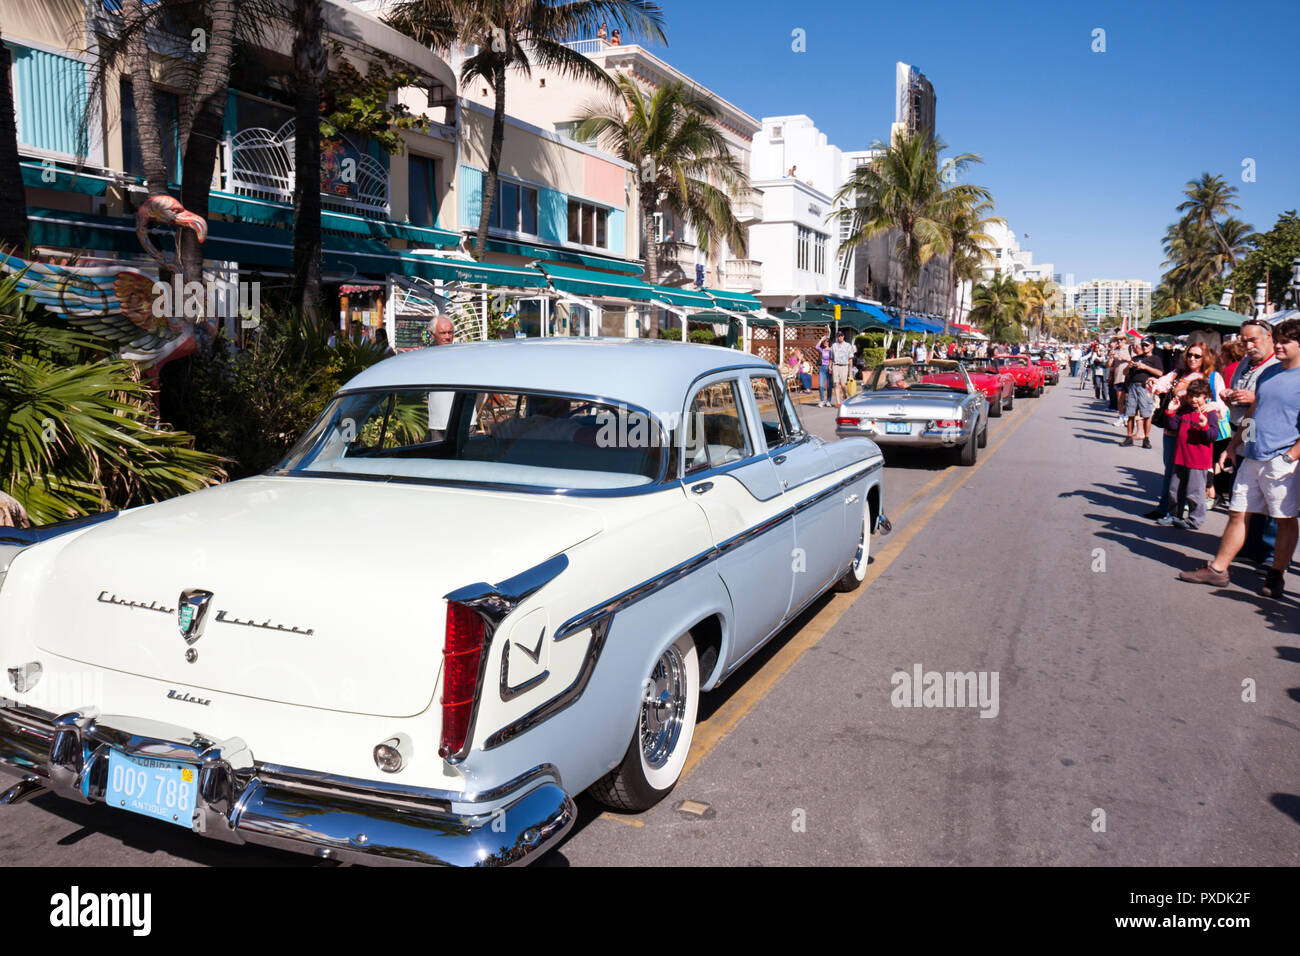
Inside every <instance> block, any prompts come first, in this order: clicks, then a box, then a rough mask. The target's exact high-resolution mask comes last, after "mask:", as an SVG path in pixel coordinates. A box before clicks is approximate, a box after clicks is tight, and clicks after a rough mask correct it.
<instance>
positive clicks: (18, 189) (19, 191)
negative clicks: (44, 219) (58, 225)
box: [0, 37, 27, 249]
mask: <svg viewBox="0 0 1300 956" xmlns="http://www.w3.org/2000/svg"><path fill="white" fill-rule="evenodd" d="M9 64H10V56H9V48H8V47H7V46H5V45H4V38H3V37H0V243H3V244H5V245H9V246H14V247H17V248H19V249H21V248H22V247H23V246H25V245H27V199H26V196H25V195H24V192H23V174H22V170H21V169H20V168H19V166H18V124H17V123H16V121H15V113H14V90H13V87H12V86H11V85H10V84H9Z"/></svg>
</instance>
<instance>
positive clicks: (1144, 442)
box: [1142, 438, 1151, 448]
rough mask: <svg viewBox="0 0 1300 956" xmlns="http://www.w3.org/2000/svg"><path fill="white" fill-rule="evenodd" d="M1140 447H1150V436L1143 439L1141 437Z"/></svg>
mask: <svg viewBox="0 0 1300 956" xmlns="http://www.w3.org/2000/svg"><path fill="white" fill-rule="evenodd" d="M1142 447H1143V448H1150V447H1151V439H1150V438H1144V439H1142Z"/></svg>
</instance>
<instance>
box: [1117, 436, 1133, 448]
mask: <svg viewBox="0 0 1300 956" xmlns="http://www.w3.org/2000/svg"><path fill="white" fill-rule="evenodd" d="M1132 444H1133V439H1132V437H1129V438H1125V439H1124V440H1123V441H1122V442H1120V443H1119V447H1120V448H1128V447H1129V446H1130V445H1132Z"/></svg>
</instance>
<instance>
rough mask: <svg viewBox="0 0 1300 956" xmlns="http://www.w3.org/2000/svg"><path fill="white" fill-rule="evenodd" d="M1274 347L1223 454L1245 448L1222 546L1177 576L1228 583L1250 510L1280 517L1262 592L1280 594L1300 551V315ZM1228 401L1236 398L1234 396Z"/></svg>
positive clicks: (1279, 331) (1280, 331)
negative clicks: (1298, 549) (1299, 522)
mask: <svg viewBox="0 0 1300 956" xmlns="http://www.w3.org/2000/svg"><path fill="white" fill-rule="evenodd" d="M1273 349H1274V355H1275V356H1276V357H1277V360H1278V364H1277V365H1273V366H1270V367H1269V368H1267V369H1265V370H1264V371H1263V372H1262V373H1260V376H1259V380H1258V381H1257V382H1256V383H1255V389H1254V396H1253V399H1254V400H1253V402H1252V404H1251V406H1250V411H1249V412H1248V413H1247V416H1246V417H1245V418H1244V419H1243V420H1242V424H1243V427H1242V428H1241V430H1240V431H1239V432H1237V434H1236V435H1234V436H1233V439H1232V442H1231V443H1230V444H1229V445H1228V448H1227V450H1226V451H1225V452H1224V453H1223V457H1222V458H1221V459H1220V463H1221V464H1222V463H1224V462H1226V461H1227V459H1228V458H1229V456H1231V455H1233V454H1234V453H1235V452H1236V451H1237V449H1238V448H1241V449H1242V455H1243V457H1242V459H1241V464H1240V466H1238V468H1237V479H1236V481H1235V482H1234V483H1233V485H1232V500H1231V502H1230V503H1229V504H1228V527H1227V528H1226V529H1224V532H1223V538H1222V540H1220V542H1219V551H1218V553H1217V554H1216V555H1215V556H1214V560H1212V561H1210V562H1209V563H1208V564H1206V565H1205V566H1204V567H1201V568H1197V569H1196V570H1195V571H1184V572H1183V573H1182V574H1180V575H1178V577H1179V578H1181V579H1182V580H1184V581H1193V582H1196V583H1198V584H1213V585H1216V586H1218V587H1224V586H1226V585H1227V584H1228V567H1229V566H1230V565H1231V564H1232V561H1233V559H1234V558H1236V557H1237V553H1238V552H1239V551H1240V550H1241V548H1242V545H1243V544H1245V542H1246V515H1247V513H1254V514H1267V515H1270V516H1272V517H1273V518H1274V519H1276V521H1277V545H1276V546H1275V547H1274V549H1273V566H1272V568H1270V569H1269V571H1268V574H1267V576H1266V578H1265V580H1264V588H1263V593H1264V594H1266V595H1268V596H1269V597H1274V598H1281V597H1282V595H1283V594H1284V593H1285V586H1284V580H1285V575H1286V569H1287V568H1288V567H1290V565H1291V556H1292V555H1293V554H1294V553H1295V547H1296V537H1297V531H1298V526H1297V521H1296V515H1297V513H1300V468H1298V467H1297V462H1300V319H1289V320H1287V321H1286V322H1283V323H1282V324H1281V325H1279V326H1278V327H1277V328H1276V329H1274V331H1273ZM1229 400H1230V401H1235V400H1236V399H1235V398H1233V397H1231V396H1230V398H1229Z"/></svg>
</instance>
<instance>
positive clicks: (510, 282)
mask: <svg viewBox="0 0 1300 956" xmlns="http://www.w3.org/2000/svg"><path fill="white" fill-rule="evenodd" d="M398 260H399V270H400V271H401V272H402V274H404V275H408V276H418V277H420V278H422V279H429V280H438V279H441V280H442V281H444V282H477V283H482V284H484V285H491V286H501V287H504V288H508V289H545V288H547V287H548V286H547V283H546V276H544V275H542V274H541V273H540V272H538V271H537V270H536V269H533V268H531V267H530V266H502V265H497V264H496V263H493V262H474V261H473V260H465V259H440V258H438V257H437V256H413V255H399V256H398Z"/></svg>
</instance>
